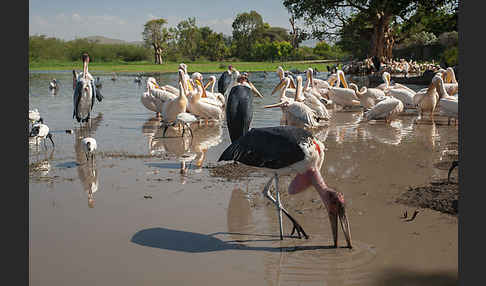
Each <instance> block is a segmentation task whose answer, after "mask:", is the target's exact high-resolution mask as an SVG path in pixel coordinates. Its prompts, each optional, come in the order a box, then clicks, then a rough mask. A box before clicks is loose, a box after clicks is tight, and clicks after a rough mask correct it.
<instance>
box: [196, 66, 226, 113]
mask: <svg viewBox="0 0 486 286" xmlns="http://www.w3.org/2000/svg"><path fill="white" fill-rule="evenodd" d="M196 79H197V80H199V81H200V82H203V76H202V74H201V73H199V72H195V73H193V74H192V75H191V82H192V83H194V82H195V80H196ZM213 79H214V81H212V80H213ZM214 82H216V77H215V76H212V78H210V81H209V82H208V83H207V84H206V85H205V86H204V89H207V88H208V86H209V85H210V84H211V83H213V87H212V91H211V92H209V91H206V98H207V99H211V100H217V101H219V102H220V103H221V107H224V104H225V99H224V96H223V95H222V94H221V93H219V92H218V93H214ZM211 103H213V104H217V103H216V102H211ZM218 105H219V104H218Z"/></svg>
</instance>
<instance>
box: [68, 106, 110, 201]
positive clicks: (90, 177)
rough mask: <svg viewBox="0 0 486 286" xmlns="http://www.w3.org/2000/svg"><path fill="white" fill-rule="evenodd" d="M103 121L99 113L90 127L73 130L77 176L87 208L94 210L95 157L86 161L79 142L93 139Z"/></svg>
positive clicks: (96, 185)
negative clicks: (84, 193)
mask: <svg viewBox="0 0 486 286" xmlns="http://www.w3.org/2000/svg"><path fill="white" fill-rule="evenodd" d="M102 121H103V114H102V113H99V114H98V116H96V118H93V119H91V126H90V127H88V126H81V127H79V128H75V129H74V152H75V153H76V162H77V163H78V176H79V180H80V181H81V183H82V185H83V189H84V191H85V192H86V193H87V195H88V206H89V207H90V208H94V205H95V197H94V193H96V192H97V191H98V187H99V178H98V170H97V167H96V157H94V158H93V159H92V160H91V159H90V161H91V162H89V161H88V160H87V159H86V154H85V152H84V149H83V144H82V143H81V140H83V138H86V137H94V133H95V132H96V130H97V129H98V126H99V125H100V124H101V122H102Z"/></svg>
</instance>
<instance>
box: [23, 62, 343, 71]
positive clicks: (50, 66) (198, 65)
mask: <svg viewBox="0 0 486 286" xmlns="http://www.w3.org/2000/svg"><path fill="white" fill-rule="evenodd" d="M185 63H186V64H187V70H188V72H196V71H197V72H203V73H204V72H222V71H225V70H226V68H227V67H228V65H229V64H232V65H233V67H235V68H236V69H237V70H239V71H240V72H243V71H247V72H255V71H267V72H274V71H276V69H277V67H278V66H282V67H283V68H284V69H285V70H294V69H297V70H300V71H304V70H305V69H307V68H309V67H311V68H314V69H315V68H317V69H318V71H327V69H326V66H327V65H332V64H334V63H336V62H335V61H327V60H314V61H288V62H277V61H275V62H273V63H272V62H185ZM178 66H179V63H178V62H177V63H174V62H167V63H164V64H161V65H155V64H152V63H149V62H109V63H107V62H103V63H96V62H90V63H89V70H90V71H104V72H151V73H153V72H160V73H166V72H176V71H177V68H178ZM82 67H83V65H82V63H81V62H61V61H49V62H41V63H30V64H29V70H31V71H36V70H50V71H51V70H52V71H55V70H73V69H75V70H77V71H79V70H81V69H82Z"/></svg>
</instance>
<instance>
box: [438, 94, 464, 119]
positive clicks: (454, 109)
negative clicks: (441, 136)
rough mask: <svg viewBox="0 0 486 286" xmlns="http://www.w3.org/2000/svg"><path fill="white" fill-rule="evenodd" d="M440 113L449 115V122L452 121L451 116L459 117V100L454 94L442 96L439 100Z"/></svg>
mask: <svg viewBox="0 0 486 286" xmlns="http://www.w3.org/2000/svg"><path fill="white" fill-rule="evenodd" d="M439 107H440V113H441V114H442V115H444V116H447V119H448V120H447V123H448V124H450V123H451V118H454V119H456V120H457V119H458V118H459V112H458V108H459V100H458V99H457V98H456V97H454V96H447V97H442V98H441V99H440V100H439Z"/></svg>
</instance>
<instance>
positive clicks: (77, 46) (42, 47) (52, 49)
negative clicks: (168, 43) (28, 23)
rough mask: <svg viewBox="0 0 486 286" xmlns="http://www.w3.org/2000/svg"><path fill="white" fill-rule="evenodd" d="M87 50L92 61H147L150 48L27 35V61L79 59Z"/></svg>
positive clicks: (150, 54) (149, 56) (150, 55)
mask: <svg viewBox="0 0 486 286" xmlns="http://www.w3.org/2000/svg"><path fill="white" fill-rule="evenodd" d="M86 51H87V52H88V53H89V55H90V58H91V60H92V61H94V62H133V61H147V60H150V59H151V57H152V52H151V50H150V49H148V48H146V47H143V46H136V45H132V44H100V43H97V42H93V41H90V40H87V39H76V40H73V41H63V40H61V39H57V38H51V37H46V36H44V35H40V36H29V62H31V63H32V62H45V61H79V60H80V55H81V54H82V53H83V52H86Z"/></svg>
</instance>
